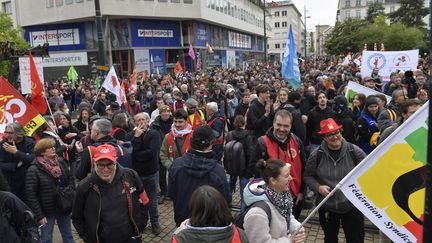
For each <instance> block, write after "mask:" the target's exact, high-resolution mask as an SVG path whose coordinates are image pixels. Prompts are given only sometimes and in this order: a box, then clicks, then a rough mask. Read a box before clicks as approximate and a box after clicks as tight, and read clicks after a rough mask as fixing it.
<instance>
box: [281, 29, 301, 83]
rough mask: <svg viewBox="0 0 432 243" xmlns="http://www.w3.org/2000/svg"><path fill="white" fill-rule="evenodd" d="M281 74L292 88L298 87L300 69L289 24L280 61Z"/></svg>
mask: <svg viewBox="0 0 432 243" xmlns="http://www.w3.org/2000/svg"><path fill="white" fill-rule="evenodd" d="M282 76H283V77H284V78H285V80H286V81H287V82H288V83H289V84H290V85H291V86H292V87H293V89H294V90H297V89H298V87H299V86H300V83H301V80H300V69H299V65H298V58H297V49H296V46H295V41H294V35H293V33H292V26H291V25H290V29H289V33H288V39H287V43H286V49H285V53H284V58H283V62H282Z"/></svg>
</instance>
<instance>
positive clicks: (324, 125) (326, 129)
mask: <svg viewBox="0 0 432 243" xmlns="http://www.w3.org/2000/svg"><path fill="white" fill-rule="evenodd" d="M341 127H342V126H339V125H338V124H337V123H336V122H335V120H333V118H328V119H324V120H322V121H321V122H320V131H319V132H318V134H320V135H322V134H326V133H331V132H336V131H338V130H339V129H341Z"/></svg>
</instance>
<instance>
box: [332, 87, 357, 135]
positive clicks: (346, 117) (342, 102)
mask: <svg viewBox="0 0 432 243" xmlns="http://www.w3.org/2000/svg"><path fill="white" fill-rule="evenodd" d="M333 112H334V116H335V121H336V122H337V123H338V124H341V125H342V127H343V130H342V137H344V138H345V139H346V140H347V141H348V142H350V143H355V142H356V138H357V124H356V122H355V121H354V120H353V118H352V117H353V114H352V111H351V110H350V109H349V108H348V101H347V99H346V98H345V96H343V95H337V96H336V97H335V98H334V99H333Z"/></svg>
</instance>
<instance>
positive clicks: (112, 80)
mask: <svg viewBox="0 0 432 243" xmlns="http://www.w3.org/2000/svg"><path fill="white" fill-rule="evenodd" d="M120 86H121V83H120V80H119V79H118V78H117V74H116V72H115V70H114V67H113V66H111V68H110V70H109V72H108V74H107V76H106V78H105V80H104V82H103V84H102V87H104V88H105V89H106V90H108V91H109V92H111V93H113V94H114V95H115V96H116V101H117V103H118V104H119V105H121V104H122V103H123V100H124V99H125V95H124V93H123V91H122V89H121V87H120Z"/></svg>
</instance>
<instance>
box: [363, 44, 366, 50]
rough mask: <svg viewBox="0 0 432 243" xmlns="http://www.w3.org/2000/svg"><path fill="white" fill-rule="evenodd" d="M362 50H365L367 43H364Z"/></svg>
mask: <svg viewBox="0 0 432 243" xmlns="http://www.w3.org/2000/svg"><path fill="white" fill-rule="evenodd" d="M363 51H367V43H365V44H364V47H363Z"/></svg>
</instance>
